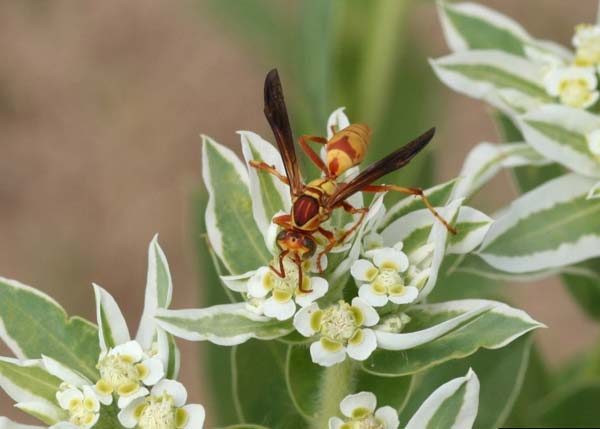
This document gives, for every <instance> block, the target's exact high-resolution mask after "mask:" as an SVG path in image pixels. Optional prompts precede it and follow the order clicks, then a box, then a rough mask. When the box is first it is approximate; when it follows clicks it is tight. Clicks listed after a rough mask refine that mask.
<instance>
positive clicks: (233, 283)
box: [219, 270, 256, 292]
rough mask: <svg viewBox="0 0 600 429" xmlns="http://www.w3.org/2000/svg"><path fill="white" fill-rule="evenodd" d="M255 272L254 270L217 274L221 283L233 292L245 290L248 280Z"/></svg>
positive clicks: (246, 289)
mask: <svg viewBox="0 0 600 429" xmlns="http://www.w3.org/2000/svg"><path fill="white" fill-rule="evenodd" d="M255 273H256V270H252V271H248V272H247V273H243V274H236V275H233V276H219V278H220V279H221V281H222V282H223V284H224V285H225V286H226V287H227V288H229V289H231V290H232V291H234V292H247V291H248V280H249V279H250V277H252V276H253V275H254V274H255Z"/></svg>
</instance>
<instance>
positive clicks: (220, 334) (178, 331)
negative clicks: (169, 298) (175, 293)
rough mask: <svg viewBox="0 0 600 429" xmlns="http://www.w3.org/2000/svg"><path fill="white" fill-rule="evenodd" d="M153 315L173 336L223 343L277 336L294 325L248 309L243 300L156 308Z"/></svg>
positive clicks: (238, 342) (228, 343)
mask: <svg viewBox="0 0 600 429" xmlns="http://www.w3.org/2000/svg"><path fill="white" fill-rule="evenodd" d="M156 319H157V321H158V323H159V325H160V326H161V327H162V328H163V329H164V330H166V331H167V332H170V333H171V334H173V335H175V336H176V337H180V338H183V339H186V340H189V341H210V342H211V343H214V344H218V345H227V346H231V345H235V344H241V343H243V342H245V341H248V340H249V339H250V338H258V339H263V340H270V339H273V338H279V337H282V336H284V335H286V334H289V333H290V332H291V331H292V330H293V329H294V328H293V326H292V322H291V321H290V320H287V321H278V320H277V319H270V318H268V317H264V316H260V315H257V314H256V313H253V312H252V311H249V310H248V309H247V308H246V304H244V303H239V304H225V305H215V306H213V307H208V308H199V309H188V310H159V311H158V312H157V316H156Z"/></svg>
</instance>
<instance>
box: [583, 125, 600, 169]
mask: <svg viewBox="0 0 600 429" xmlns="http://www.w3.org/2000/svg"><path fill="white" fill-rule="evenodd" d="M586 139H587V144H588V149H589V151H590V152H591V153H592V155H593V156H594V157H595V158H596V159H597V160H598V162H600V129H598V130H594V131H592V132H591V133H589V134H588V135H587V136H586Z"/></svg>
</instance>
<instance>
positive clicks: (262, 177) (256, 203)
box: [238, 131, 292, 232]
mask: <svg viewBox="0 0 600 429" xmlns="http://www.w3.org/2000/svg"><path fill="white" fill-rule="evenodd" d="M238 134H239V135H240V137H241V140H242V153H243V154H244V159H245V161H246V165H248V172H249V184H250V194H251V195H252V197H253V198H252V212H253V214H254V220H255V221H256V225H258V228H259V230H260V231H263V232H266V231H267V229H268V228H269V225H270V224H271V218H272V217H273V216H274V215H275V213H277V212H279V211H285V212H288V213H289V211H290V207H291V204H292V202H291V197H290V187H289V186H288V185H286V184H285V183H283V182H281V181H280V180H279V179H277V178H276V177H275V176H273V175H272V174H270V173H268V172H266V171H259V170H257V169H255V168H253V167H250V166H249V162H250V161H251V160H254V161H263V162H265V163H266V164H268V165H271V166H274V167H275V169H276V170H277V171H279V172H280V173H281V174H282V175H283V176H285V169H284V166H283V161H282V159H281V155H280V154H279V151H278V150H277V149H276V148H275V147H274V146H273V145H272V144H271V143H269V142H268V141H266V140H265V139H263V138H262V137H260V136H259V135H258V134H256V133H253V132H250V131H238Z"/></svg>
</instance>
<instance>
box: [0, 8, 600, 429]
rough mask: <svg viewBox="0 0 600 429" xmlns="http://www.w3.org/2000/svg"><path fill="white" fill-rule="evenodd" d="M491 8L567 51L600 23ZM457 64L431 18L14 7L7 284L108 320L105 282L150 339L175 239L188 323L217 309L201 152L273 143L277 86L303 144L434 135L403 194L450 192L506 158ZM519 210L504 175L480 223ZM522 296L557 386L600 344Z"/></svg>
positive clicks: (405, 176) (0, 78)
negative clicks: (489, 144)
mask: <svg viewBox="0 0 600 429" xmlns="http://www.w3.org/2000/svg"><path fill="white" fill-rule="evenodd" d="M480 3H482V4H485V5H488V6H490V7H492V8H495V9H497V10H499V11H501V12H503V13H506V14H508V15H510V16H512V17H515V18H516V19H518V21H520V22H521V23H522V24H523V25H524V26H526V27H527V29H528V30H529V31H530V33H531V34H533V35H534V36H536V37H542V38H547V39H552V40H555V41H558V42H560V43H562V44H564V45H570V37H571V35H572V32H573V27H574V26H575V25H576V24H578V23H581V22H593V21H594V20H595V14H596V5H597V2H596V1H595V0H579V1H577V2H576V3H574V2H565V1H561V0H543V1H542V0H535V1H534V0H530V1H528V2H523V1H520V0H503V1H500V0H495V1H491V0H482V1H480ZM447 52H448V48H447V47H446V45H445V42H444V40H443V36H442V33H441V29H440V26H439V22H438V19H437V16H436V11H435V6H434V3H433V2H432V1H425V0H412V1H409V0H403V1H397V0H392V1H388V0H383V1H382V0H380V1H377V2H360V1H331V2H320V1H306V2H300V1H285V2H281V1H261V0H252V1H250V0H240V1H233V0H229V1H221V2H219V1H190V0H186V1H180V2H160V1H127V2H124V1H117V0H104V1H102V2H73V1H66V0H65V1H63V0H55V1H53V2H39V1H34V0H27V1H25V0H22V1H3V2H0V53H1V56H2V61H1V62H0V148H1V150H0V275H2V276H4V277H8V278H14V279H18V280H19V281H21V282H23V283H26V284H29V285H32V286H35V287H37V288H39V289H41V290H42V291H44V292H46V293H48V294H50V295H51V296H53V297H54V298H56V299H57V300H58V301H59V302H61V303H62V304H63V305H64V307H65V308H66V310H67V312H68V313H69V314H71V315H74V314H78V315H82V316H84V317H86V318H89V319H92V320H94V317H95V316H94V303H93V294H92V289H91V283H92V282H96V283H98V284H100V285H102V286H103V287H105V288H106V289H108V290H109V291H110V292H111V293H112V294H113V295H114V296H115V298H116V300H117V301H118V302H119V303H120V305H121V306H122V309H123V310H124V313H125V314H126V315H127V316H128V320H129V322H130V325H131V326H132V329H134V327H135V326H137V322H138V320H139V316H140V314H141V310H142V305H143V289H144V285H145V276H146V248H147V244H148V242H149V241H150V239H151V238H152V236H153V234H154V233H155V232H159V233H160V242H161V245H162V246H163V248H164V249H165V252H166V254H167V257H168V259H169V263H170V266H171V270H172V274H173V279H174V285H175V291H174V303H173V306H172V307H173V308H183V307H192V306H198V305H202V304H203V302H206V300H205V297H206V296H207V293H209V292H210V291H211V290H212V289H211V288H213V289H214V288H220V286H219V285H218V284H216V283H215V282H214V280H207V278H208V277H207V276H205V275H203V273H204V271H205V270H204V269H203V268H202V264H201V263H200V260H199V259H200V258H199V256H198V247H199V243H201V237H200V233H199V231H200V230H201V226H200V225H199V223H200V219H201V216H200V215H199V209H201V203H198V201H202V198H201V195H202V183H201V172H200V139H199V134H200V133H205V134H208V135H210V136H212V137H213V138H215V139H216V140H218V141H220V142H221V143H224V144H227V145H228V146H230V147H232V148H234V149H235V150H236V151H238V153H239V150H238V149H239V139H238V137H237V135H236V134H235V131H236V130H240V129H248V130H253V131H256V132H259V133H260V134H262V135H263V136H265V137H266V138H268V139H271V134H270V132H269V131H268V128H267V124H266V121H265V120H264V117H263V114H262V85H263V79H264V76H265V73H266V71H267V70H268V69H270V68H272V67H275V66H276V67H278V68H279V69H280V74H281V76H282V80H283V84H284V88H285V90H286V94H287V99H288V102H289V104H290V105H291V119H292V125H293V126H294V128H295V132H296V133H297V134H300V133H303V134H304V133H306V134H310V133H317V134H324V132H325V130H324V127H325V121H326V119H327V115H328V114H329V112H331V111H332V110H333V109H334V108H336V107H338V106H342V105H343V106H347V113H348V115H349V116H350V119H351V120H354V121H361V122H368V123H369V124H370V125H371V126H372V128H373V129H374V131H375V135H374V144H373V149H372V152H371V154H370V157H371V158H370V159H371V160H372V159H374V158H377V157H380V156H382V155H383V154H384V153H386V152H389V151H391V150H392V149H393V148H395V147H397V146H398V145H400V144H402V143H403V142H404V141H406V140H408V139H409V138H411V137H413V136H414V135H416V134H418V133H419V132H422V131H423V130H425V129H426V128H428V127H429V126H431V125H436V126H437V136H436V139H435V141H434V142H435V143H434V145H433V146H434V149H432V150H430V151H429V152H428V155H427V156H423V157H421V159H420V160H419V162H418V163H415V164H414V167H409V170H410V171H406V172H403V173H402V174H401V175H399V176H398V177H397V178H396V179H394V180H402V181H403V182H402V183H403V184H406V185H412V186H423V187H425V186H428V185H430V184H432V183H433V182H438V181H445V180H448V179H450V178H453V177H455V176H456V175H457V174H458V172H459V170H460V168H461V165H462V161H463V159H464V157H465V155H466V154H467V153H468V151H469V150H470V149H471V148H472V147H473V146H474V145H475V144H476V143H478V142H480V141H486V140H487V141H498V139H499V137H498V135H497V132H496V129H495V127H494V123H493V121H492V119H491V117H490V115H489V112H488V111H487V109H486V108H485V107H484V105H483V104H482V103H479V102H476V101H473V100H470V99H468V98H466V97H464V96H461V95H459V94H456V93H454V92H451V91H450V90H448V89H446V88H445V87H444V86H443V85H442V84H441V83H439V82H438V81H437V80H436V78H435V77H434V75H433V73H432V71H431V69H430V68H429V66H428V64H427V58H428V57H437V56H440V55H444V54H446V53H447ZM411 165H412V164H411ZM388 182H392V180H388ZM199 195H200V197H198V196H199ZM515 195H516V191H515V190H514V188H513V187H512V185H511V184H510V182H509V180H508V176H507V175H501V176H500V177H499V178H498V179H497V180H495V181H494V182H493V183H492V184H491V185H490V187H489V188H488V191H486V192H484V193H482V194H481V195H479V196H478V197H477V198H476V199H475V201H474V202H473V203H472V204H471V205H474V206H476V207H478V208H480V209H482V210H483V211H485V212H487V213H492V212H493V211H494V210H495V209H496V208H498V207H500V206H502V205H503V204H504V203H506V202H507V201H509V200H510V199H512V198H514V196H515ZM507 290H508V297H509V299H510V300H511V301H512V302H513V303H514V304H515V305H516V306H518V307H520V308H523V309H525V310H527V311H528V312H529V313H530V314H531V315H532V316H533V317H534V318H536V319H538V320H540V321H542V322H544V323H546V324H547V325H548V327H549V328H550V329H547V330H544V331H543V332H539V333H538V334H536V341H537V343H538V345H539V346H540V349H541V351H542V353H543V355H544V356H545V358H546V360H547V362H548V365H550V366H551V367H558V366H560V365H562V364H564V363H565V362H567V361H568V360H569V358H571V357H573V356H576V355H577V354H578V353H579V352H580V351H581V350H583V349H585V348H587V347H589V346H590V345H591V344H592V343H594V342H595V340H596V337H597V335H598V328H597V326H596V325H595V324H593V323H592V322H591V321H590V320H588V319H587V318H586V316H585V315H584V314H583V313H582V311H581V310H580V309H579V308H578V307H577V306H576V305H575V304H574V303H573V302H572V300H571V297H570V296H569V295H568V293H567V292H565V291H564V290H563V288H562V287H561V285H560V283H559V282H558V281H557V280H556V279H550V280H545V281H543V282H538V283H535V284H529V285H524V284H516V285H509V286H508V287H507ZM180 347H181V349H182V354H183V357H184V361H183V368H182V374H183V375H182V377H181V379H182V381H183V382H184V383H185V384H186V385H187V386H188V390H189V393H190V399H191V401H192V402H195V401H199V402H202V403H205V404H206V405H207V407H208V409H209V410H210V408H211V396H210V392H209V389H207V388H206V380H207V376H208V374H206V373H205V372H204V371H203V370H202V366H201V364H200V363H199V362H200V359H201V355H202V353H201V352H202V350H203V348H202V347H205V346H199V345H198V344H192V343H184V342H180ZM0 355H10V352H9V351H8V349H7V348H6V347H4V346H3V345H0ZM12 405H13V404H12V401H11V400H10V399H9V398H8V397H6V396H4V394H3V393H0V415H4V416H8V417H11V418H15V419H18V420H20V421H22V422H30V421H32V420H31V419H28V418H27V417H24V416H23V415H22V414H21V413H20V412H18V411H17V410H15V409H13V407H12Z"/></svg>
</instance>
